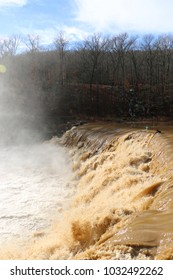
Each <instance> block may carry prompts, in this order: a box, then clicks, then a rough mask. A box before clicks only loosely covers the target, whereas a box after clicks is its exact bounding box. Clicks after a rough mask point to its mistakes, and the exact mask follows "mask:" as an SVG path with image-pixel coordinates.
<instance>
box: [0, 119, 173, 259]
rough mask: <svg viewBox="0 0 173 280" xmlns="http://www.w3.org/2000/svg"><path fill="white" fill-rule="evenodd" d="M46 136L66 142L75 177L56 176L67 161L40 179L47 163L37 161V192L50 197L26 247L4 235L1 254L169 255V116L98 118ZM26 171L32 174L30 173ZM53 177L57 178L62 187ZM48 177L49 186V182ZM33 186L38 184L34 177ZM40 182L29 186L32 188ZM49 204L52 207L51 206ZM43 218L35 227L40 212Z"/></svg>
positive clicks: (172, 210) (172, 164) (172, 156)
mask: <svg viewBox="0 0 173 280" xmlns="http://www.w3.org/2000/svg"><path fill="white" fill-rule="evenodd" d="M160 132H161V133H160ZM52 143H53V145H55V146H56V149H60V146H63V147H66V148H65V149H66V154H67V152H68V153H69V157H70V160H71V161H72V169H73V175H74V176H75V179H74V181H73V183H72V181H71V179H68V180H69V186H68V188H66V186H65V184H64V185H63V184H62V182H64V178H67V174H68V172H69V173H70V170H71V168H70V167H69V166H68V168H67V169H65V166H64V168H63V169H62V170H65V172H64V173H62V175H63V176H62V178H61V179H60V177H56V175H57V174H58V172H59V171H58V169H54V171H53V175H52V176H53V178H52V180H53V181H51V182H49V180H48V181H46V177H48V174H47V173H45V172H47V167H46V168H45V166H44V168H43V167H41V171H40V172H39V171H38V170H39V168H40V167H39V166H37V168H36V169H37V172H39V175H40V176H43V174H44V175H45V174H47V175H46V176H45V177H44V176H43V177H42V179H43V180H42V184H43V185H44V184H45V188H46V190H47V191H46V194H45V197H42V198H41V199H42V202H43V201H44V203H43V204H45V203H46V202H48V204H47V209H42V208H40V209H41V210H40V212H41V216H40V218H39V215H38V214H39V213H37V215H38V216H37V221H38V225H37V226H36V225H35V228H34V229H35V230H37V229H39V232H36V233H35V234H33V236H32V237H31V238H29V239H28V240H27V242H26V239H25V240H24V241H22V242H23V245H22V246H24V247H25V250H24V251H23V250H22V251H21V249H20V246H18V245H17V242H15V246H14V242H12V240H11V242H9V243H8V242H7V243H8V244H7V245H6V246H4V248H1V252H0V257H1V258H12V259H15V258H19V259H20V258H21V259H173V245H172V244H173V173H172V171H173V153H172V151H173V128H172V125H171V124H169V125H165V124H153V123H152V124H146V123H142V124H141V123H139V124H134V123H132V124H120V123H119V124H117V123H109V122H107V123H102V122H97V123H91V124H85V125H82V126H78V127H74V128H72V129H71V130H69V131H68V132H66V133H65V134H64V135H63V137H62V138H61V140H60V141H59V140H57V139H56V138H54V139H52V140H51V145H52ZM48 150H49V149H48ZM48 152H49V154H50V151H48ZM45 154H46V149H45ZM62 157H64V156H62ZM50 158H51V157H50ZM50 158H49V161H51V160H50ZM49 161H48V162H49ZM54 162H55V163H56V157H55V158H54ZM27 168H30V171H31V172H33V171H34V170H33V169H32V168H31V167H28V166H27ZM43 169H44V170H43ZM60 170H61V169H60ZM60 173H61V172H60ZM36 176H38V174H37V175H36ZM58 176H60V174H59V175H58ZM28 177H29V180H31V177H32V176H31V174H30V173H28ZM39 180H41V179H40V177H39ZM58 180H60V181H61V180H62V182H61V187H62V185H63V187H62V189H61V191H59V190H58V186H59V185H58V184H59V183H58ZM39 182H40V181H39ZM45 182H46V183H45ZM52 182H53V190H52V187H49V184H50V185H51V184H52ZM56 182H57V184H56ZM74 182H75V183H74ZM16 184H17V182H16ZM28 184H29V183H28ZM32 184H33V182H32ZM36 186H37V189H38V190H40V188H41V185H40V183H38V181H37V183H36ZM38 190H37V191H36V190H35V191H34V190H33V191H32V193H35V195H36V193H39V191H38ZM52 192H53V195H52ZM56 193H57V194H58V195H57V196H59V198H57V197H56V196H55V195H54V194H56ZM71 193H73V195H71ZM61 194H62V196H61ZM13 196H14V195H13V193H11V197H13ZM66 196H67V197H68V199H67V200H66V202H67V204H68V207H66V208H64V209H63V207H62V211H61V214H60V215H59V213H58V207H57V208H56V202H57V203H60V202H61V203H62V204H63V203H64V204H65V203H66V202H65V198H66ZM26 197H27V194H26ZM38 197H39V195H38ZM51 197H54V199H53V200H52V199H51ZM69 197H70V201H69ZM58 199H59V200H58ZM54 201H56V202H55V204H54V206H52V205H53V203H54ZM58 201H59V202H58ZM4 205H5V202H4ZM33 207H35V206H33ZM49 207H52V210H51V211H50V213H49V210H48V209H49ZM19 212H20V211H19ZM33 212H34V208H33ZM38 212H39V211H38ZM18 214H19V215H21V212H20V213H18ZM27 215H31V213H29V212H27ZM52 215H53V217H54V219H53V221H52V220H51V218H50V217H51V216H52ZM31 216H32V215H31ZM25 218H26V221H27V217H25ZM43 218H45V220H44V223H43V224H41V226H40V228H39V219H40V220H41V219H43ZM10 221H12V218H11V220H10ZM42 221H43V220H42ZM50 224H51V226H50ZM48 226H49V227H48ZM37 227H38V228H37ZM3 228H6V229H7V226H4V227H3ZM16 228H17V226H16ZM45 229H46V230H45ZM10 231H11V232H12V229H11V228H9V229H8V232H10ZM2 232H3V230H2ZM19 232H20V227H19ZM19 232H18V233H17V234H20V233H19ZM23 234H25V233H23ZM20 235H21V234H20ZM20 242H21V241H20ZM12 244H13V245H12Z"/></svg>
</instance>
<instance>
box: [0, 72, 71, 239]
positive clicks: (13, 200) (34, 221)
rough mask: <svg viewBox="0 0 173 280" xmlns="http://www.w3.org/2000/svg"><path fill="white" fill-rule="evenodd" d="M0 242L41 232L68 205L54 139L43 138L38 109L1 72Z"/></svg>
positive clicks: (62, 160)
mask: <svg viewBox="0 0 173 280" xmlns="http://www.w3.org/2000/svg"><path fill="white" fill-rule="evenodd" d="M0 78H1V80H0V82H1V84H0V243H1V244H4V243H7V244H8V242H10V240H12V239H13V238H20V239H22V240H23V239H26V238H29V237H31V236H32V234H34V233H35V232H36V231H45V230H46V229H47V228H48V227H49V226H50V225H51V223H52V222H53V220H54V219H56V218H57V217H58V216H59V215H60V213H61V211H62V208H64V207H65V205H67V202H68V199H69V197H70V195H71V190H68V189H67V183H68V182H69V181H70V178H71V168H70V162H69V158H68V155H67V152H66V151H65V149H64V148H62V147H60V145H59V144H58V143H57V141H56V140H52V141H44V137H45V135H44V133H45V127H44V121H43V114H42V108H40V107H39V104H38V103H37V100H36V98H35V99H32V98H31V100H28V101H27V102H26V99H25V97H24V96H21V94H19V93H18V92H17V90H16V89H14V88H12V87H10V86H9V85H8V83H7V81H5V79H3V77H2V76H0Z"/></svg>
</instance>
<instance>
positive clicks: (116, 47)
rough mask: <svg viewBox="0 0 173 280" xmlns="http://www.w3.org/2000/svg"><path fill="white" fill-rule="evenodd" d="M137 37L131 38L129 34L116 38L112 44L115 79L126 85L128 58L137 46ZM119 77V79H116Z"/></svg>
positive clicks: (111, 52) (111, 51)
mask: <svg viewBox="0 0 173 280" xmlns="http://www.w3.org/2000/svg"><path fill="white" fill-rule="evenodd" d="M136 40H137V36H132V37H129V35H128V34H127V33H122V34H120V35H117V36H114V37H113V38H112V40H111V42H110V56H111V60H112V65H113V79H114V80H116V79H117V80H119V81H121V84H122V85H123V86H124V83H125V65H126V61H125V60H126V57H127V54H128V53H129V51H130V50H132V48H133V47H134V46H135V42H136ZM116 76H117V77H116Z"/></svg>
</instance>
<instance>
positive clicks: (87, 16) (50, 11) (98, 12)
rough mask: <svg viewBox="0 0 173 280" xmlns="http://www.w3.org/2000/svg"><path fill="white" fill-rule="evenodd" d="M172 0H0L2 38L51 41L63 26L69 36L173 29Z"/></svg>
mask: <svg viewBox="0 0 173 280" xmlns="http://www.w3.org/2000/svg"><path fill="white" fill-rule="evenodd" d="M172 12H173V1H172V0H0V23H1V24H0V39H3V38H5V37H6V36H9V35H13V34H22V35H26V34H36V35H39V36H40V38H41V39H42V42H43V43H51V42H52V40H54V38H55V37H56V34H57V33H58V32H59V31H60V30H64V32H65V33H66V36H67V37H68V38H69V39H70V40H74V41H75V40H81V39H83V38H85V37H86V36H88V35H90V34H93V33H95V32H101V33H103V34H107V33H108V34H117V33H121V32H125V31H127V32H129V33H137V34H141V33H142V34H143V33H145V34H146V33H155V34H157V33H172V32H173V16H172Z"/></svg>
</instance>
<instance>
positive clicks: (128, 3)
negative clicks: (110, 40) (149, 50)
mask: <svg viewBox="0 0 173 280" xmlns="http://www.w3.org/2000/svg"><path fill="white" fill-rule="evenodd" d="M74 1H75V4H76V20H77V21H79V22H81V23H84V24H87V25H88V26H90V27H92V28H93V29H94V31H99V32H102V31H103V32H105V31H107V32H114V33H116V32H118V31H135V32H172V31H173V30H172V26H173V17H172V10H173V1H172V0H74Z"/></svg>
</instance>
